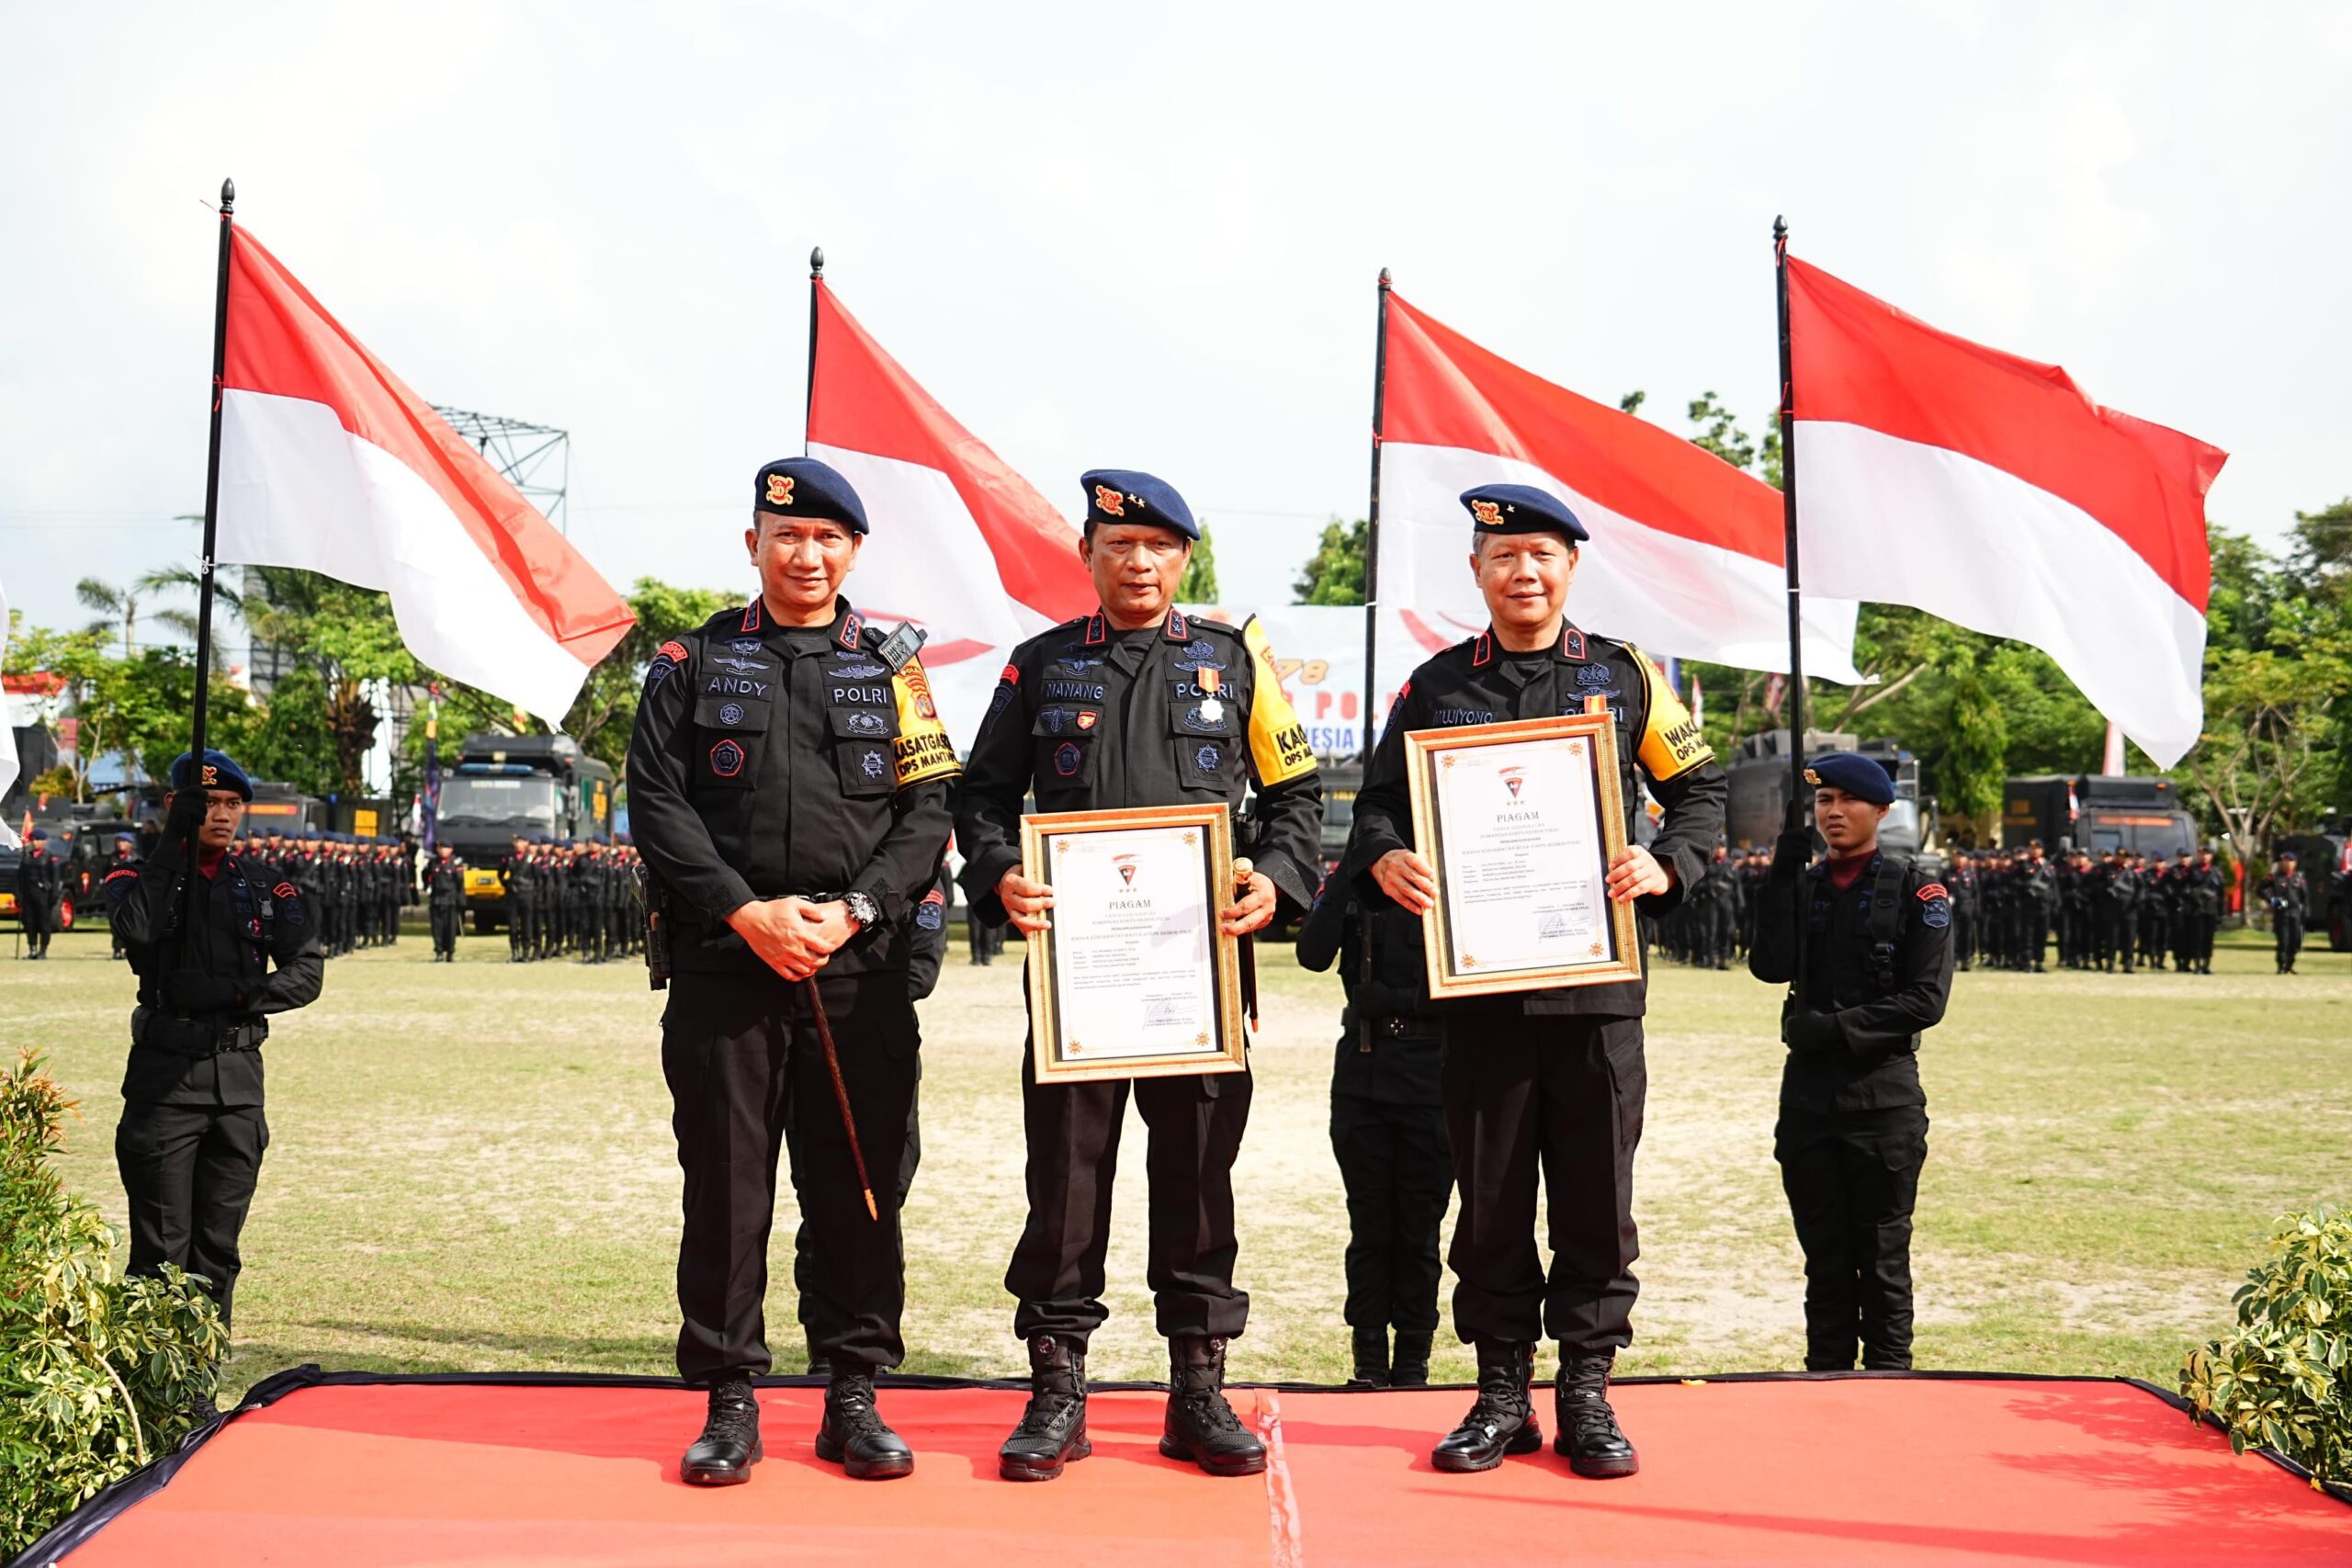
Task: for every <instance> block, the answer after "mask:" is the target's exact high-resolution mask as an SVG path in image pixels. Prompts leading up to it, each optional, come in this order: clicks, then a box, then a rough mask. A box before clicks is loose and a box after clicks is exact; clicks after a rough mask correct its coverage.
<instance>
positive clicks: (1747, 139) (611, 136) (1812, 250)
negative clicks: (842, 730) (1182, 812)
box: [0, 0, 2352, 625]
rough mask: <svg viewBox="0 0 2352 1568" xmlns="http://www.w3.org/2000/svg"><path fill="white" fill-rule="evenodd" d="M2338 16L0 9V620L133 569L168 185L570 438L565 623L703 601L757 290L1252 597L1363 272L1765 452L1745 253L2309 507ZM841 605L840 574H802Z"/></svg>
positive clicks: (334, 301) (426, 376)
mask: <svg viewBox="0 0 2352 1568" xmlns="http://www.w3.org/2000/svg"><path fill="white" fill-rule="evenodd" d="M2347 81H2352V6H2344V5H2333V4H2331V5H2312V6H2292V5H2263V6H2214V5H2210V4H2209V5H2200V6H2150V5H2132V6H2120V5H2119V6H2101V5H2087V4H2068V5H2063V6H2051V5H2047V4H2034V5H2015V6H1969V5H1961V6H1952V5H1948V4H1947V5H1934V6H1925V5H1922V6H1896V5H1887V4H1870V5H1854V6H1808V5H1802V4H1796V5H1792V4H1781V5H1774V6H1758V5H1755V4H1752V3H1751V4H1746V5H1741V6H1728V7H1724V8H1721V9H1714V8H1711V7H1706V6H1694V5H1691V4H1681V5H1675V6H1623V5H1618V6H1608V7H1605V8H1604V7H1600V6H1582V5H1567V4H1558V3H1555V4H1540V5H1530V6H1486V5H1477V4H1467V3H1461V0H1455V3H1451V4H1443V5H1433V6H1432V5H1424V6H1393V7H1392V6H1374V5H1367V4H1354V5H1348V6H1337V5H1333V6H1284V5H1282V4H1279V3H1270V0H1258V3H1256V4H1250V5H1242V6H1216V5H1189V6H1159V7H1151V8H1148V9H1147V8H1145V7H1137V6H1116V5H1103V4H1093V5H1086V6H1068V7H1046V6H1020V5H994V6H975V5H971V4H968V3H967V4H957V5H941V6H891V5H885V4H876V3H871V0H869V3H867V4H862V5H849V4H836V5H831V6H788V5H781V4H765V5H760V6H697V5H693V4H687V3H683V0H680V3H673V4H670V5H665V6H660V7H653V6H624V5H594V4H582V3H570V4H564V5H546V6H524V5H497V4H483V3H480V0H477V3H474V4H466V5H453V6H431V5H417V4H409V5H402V6H367V7H361V6H337V5H320V4H315V3H313V4H308V5H301V6H283V7H269V6H238V5H226V4H214V5H207V6H187V5H175V6H162V5H157V6H114V5H109V6H42V7H38V8H36V7H34V6H30V5H25V4H17V5H10V6H7V7H6V14H5V19H0V200H5V202H6V216H5V217H0V234H5V236H6V243H5V244H0V301H4V303H0V582H4V583H5V584H6V590H7V594H8V597H9V599H10V600H11V601H12V602H14V603H15V604H17V605H19V606H21V607H22V608H24V609H25V610H26V611H27V612H28V614H29V615H30V617H31V618H32V619H33V620H34V621H36V622H39V623H43V624H48V625H59V624H72V623H78V622H79V621H81V620H82V619H85V613H84V612H82V611H80V610H78V609H77V608H75V607H74V604H73V597H72V594H73V584H74V581H75V579H76V578H78V577H81V576H83V575H85V574H88V573H96V574H97V575H100V576H103V577H106V578H108V579H110V580H113V581H124V580H127V579H128V578H130V576H132V575H133V574H135V573H136V572H137V571H138V570H141V569H142V568H144V567H147V566H150V565H155V564H162V563H164V562H166V561H168V560H171V559H174V558H189V557H192V554H193V541H194V533H193V530H191V529H189V528H188V527H187V526H186V525H179V524H175V523H173V522H172V521H171V519H172V517H173V516H174V514H175V513H188V512H194V511H197V510H198V509H199V507H200V506H201V503H202V498H203V481H204V445H205V419H204V412H205V401H204V400H205V392H206V382H207V377H208V374H209V355H210V348H211V329H212V288H213V246H214V241H215V232H216V226H215V222H214V220H213V217H212V215H211V213H210V212H209V210H208V209H207V208H206V206H205V205H204V203H206V202H208V201H209V200H210V199H211V198H212V197H213V196H214V194H215V193H216V192H217V190H218V189H219V186H220V179H221V176H222V175H233V176H234V177H235V179H236V181H237V187H238V216H239V219H240V220H241V221H243V222H244V223H246V224H247V225H249V226H250V227H251V229H252V230H253V231H254V233H255V234H256V235H257V236H259V237H260V238H261V240H262V241H263V242H264V243H266V244H267V245H269V246H270V247H271V248H272V249H273V250H274V251H275V252H276V253H277V254H278V256H279V257H280V258H281V259H282V260H283V261H285V262H286V264H287V265H288V266H289V267H290V268H291V269H292V270H293V271H294V273H295V275H296V276H299V277H300V278H301V279H302V280H303V281H304V282H305V283H306V284H307V285H308V286H309V287H310V288H311V290H312V291H313V292H315V293H316V294H317V295H318V296H319V297H320V299H322V301H323V302H324V303H325V304H326V305H327V307H328V309H330V310H333V311H334V312H335V313H336V314H337V315H338V316H339V317H340V318H341V320H342V321H344V323H345V325H346V326H347V327H349V328H350V329H351V330H352V331H353V332H354V333H356V335H357V336H358V337H359V338H360V340H361V341H362V342H364V343H366V344H368V345H369V346H370V347H371V348H372V349H374V350H375V351H376V352H377V353H378V354H379V355H380V356H382V357H383V358H384V360H385V361H386V362H387V363H388V364H390V366H391V367H393V368H394V369H395V370H396V371H398V372H399V373H400V374H401V376H402V377H403V378H405V379H407V380H408V381H409V383H410V384H411V385H413V386H414V387H415V388H417V389H419V390H420V391H422V392H423V393H424V395H425V396H426V397H428V398H430V399H432V400H435V401H437V402H444V403H452V404H458V405H460V406H464V407H469V408H474V409H481V410H487V411H492V412H499V413H504V414H509V415H513V416H516V417H520V418H525V419H529V420H534V421H537V422H541V423H548V424H554V425H560V426H562V427H564V428H566V429H568V430H570V431H571V438H572V466H571V536H572V538H573V539H574V540H575V541H576V542H577V543H578V544H579V546H580V547H582V549H583V550H584V551H585V552H586V553H587V555H588V556H589V558H591V559H592V560H594V562H595V563H596V565H597V566H598V567H599V568H601V569H602V570H604V572H605V575H606V576H607V577H609V578H611V579H612V580H613V581H615V582H616V583H617V584H619V585H621V586H623V587H624V588H626V586H627V585H628V582H629V581H632V580H633V579H635V578H636V577H638V576H639V575H641V574H652V575H657V576H660V577H662V578H665V579H668V580H670V581H678V582H684V583H690V584H695V585H706V586H712V587H729V588H741V587H747V586H748V579H747V578H746V575H745V570H746V569H745V568H744V567H743V563H742V551H741V544H740V535H741V522H742V517H741V514H742V512H743V508H744V504H745V501H744V496H745V491H746V486H747V483H748V480H749V479H750V477H751V475H752V471H753V470H754V469H755V468H756V467H757V466H758V465H759V463H760V462H761V461H763V459H765V458H768V457H775V456H781V455H784V454H786V453H790V452H797V451H798V450H799V431H800V420H801V388H802V375H803V352H804V344H805V333H806V330H807V329H806V321H807V285H806V281H805V279H806V275H807V260H806V258H807V256H808V253H809V247H810V245H811V244H816V243H821V244H822V245H823V246H824V247H825V251H826V254H827V257H828V262H829V265H828V276H829V277H830V278H831V282H832V284H833V286H834V287H835V288H836V289H837V290H838V292H839V295H840V297H841V299H842V301H843V303H844V304H846V305H847V306H848V308H849V309H850V310H852V311H853V312H854V313H855V314H856V315H858V316H859V317H860V318H862V319H863V320H864V321H865V324H866V326H867V327H868V328H869V329H871V330H872V331H873V332H874V333H875V334H876V336H877V337H878V338H879V339H880V341H881V342H882V343H883V344H885V346H887V347H888V348H889V349H890V350H891V352H892V353H893V354H895V355H897V356H898V357H899V360H900V361H901V362H902V363H903V364H905V365H906V366H907V367H908V368H909V369H910V371H911V372H912V373H913V374H914V375H915V376H916V377H917V378H919V379H921V380H922V382H923V383H924V384H925V385H926V386H927V387H929V388H930V389H931V390H932V392H933V394H934V395H935V396H937V397H938V398H939V399H940V400H942V401H943V402H944V404H945V405H946V406H947V408H948V409H949V410H950V411H952V412H954V413H955V414H956V416H957V417H958V418H960V419H961V420H962V421H963V422H964V423H966V424H967V425H968V426H969V427H970V428H971V429H972V430H973V431H974V432H975V433H976V434H978V435H979V436H980V437H981V439H983V440H985V441H987V442H989V444H990V445H991V446H994V447H995V448H996V449H997V450H998V451H999V452H1000V453H1001V454H1002V455H1003V456H1004V457H1005V458H1006V459H1007V460H1008V461H1010V462H1011V463H1012V465H1013V466H1014V467H1015V468H1018V469H1020V470H1021V471H1022V472H1023V473H1024V474H1026V475H1027V476H1028V477H1029V478H1030V479H1032V480H1033V481H1034V482H1035V483H1036V484H1037V485H1038V486H1039V487H1040V488H1041V489H1042V490H1043V491H1045V493H1046V495H1047V496H1048V497H1049V498H1050V499H1052V500H1053V501H1054V502H1056V503H1057V504H1058V505H1061V506H1063V507H1064V508H1065V509H1066V511H1068V512H1069V513H1073V514H1074V513H1076V511H1077V509H1078V503H1079V491H1078V484H1077V475H1078V473H1079V472H1080V470H1081V469H1082V468H1088V467H1092V466H1097V465H1104V466H1118V467H1135V468H1148V469H1151V470H1153V471H1155V472H1158V473H1159V474H1161V475H1162V476H1164V477H1165V478H1167V479H1170V481H1171V482H1173V483H1174V484H1175V485H1177V487H1178V488H1179V489H1181V490H1182V491H1183V492H1184V493H1185V494H1186V495H1187V496H1188V497H1189V498H1190V499H1191V501H1192V502H1193V507H1194V510H1195V511H1196V512H1198V513H1203V514H1204V516H1205V517H1206V518H1207V520H1208V522H1209V523H1210V525H1211V526H1212V527H1213V528H1214V529H1215V531H1216V543H1217V552H1218V558H1219V562H1220V565H1221V570H1222V576H1223V580H1224V589H1225V596H1226V598H1227V600H1228V601H1230V602H1233V603H1236V604H1244V603H1249V602H1251V601H1253V600H1254V601H1258V602H1262V603H1275V602H1281V601H1283V600H1286V599H1287V598H1288V596H1289V594H1288V585H1289V582H1290V580H1291V578H1292V576H1293V575H1294V574H1295V569H1296V566H1297V564H1298V561H1299V560H1300V558H1302V557H1303V556H1304V555H1305V554H1306V551H1307V549H1308V547H1310V545H1311V542H1312V538H1313V535H1314V533H1315V530H1316V527H1317V525H1318V524H1319V523H1320V521H1321V520H1322V519H1324V518H1325V517H1327V516H1329V515H1331V514H1334V513H1340V514H1346V515H1350V516H1353V515H1356V514H1358V513H1361V511H1362V509H1363V500H1364V484H1365V472H1366V461H1367V431H1368V427H1369V421H1370V405H1371V396H1372V387H1371V378H1372V351H1373V336H1374V331H1373V324H1374V318H1373V310H1374V276H1375V275H1376V273H1377V272H1378V270H1379V268H1380V267H1381V266H1382V265H1388V266H1390V267H1392V268H1394V270H1395V274H1396V278H1397V288H1398V289H1399V291H1400V292H1401V293H1403V294H1404V295H1405V296H1406V297H1407V298H1408V299H1412V300H1413V301H1414V302H1415V303H1416V304H1418V305H1419V306H1421V307H1422V308H1423V309H1425V310H1429V311H1430V312H1431V313H1433V314H1435V315H1436V316H1438V317H1439V318H1440V319H1442V320H1443V321H1447V322H1449V323H1450V324H1452V325H1453V326H1455V327H1457V328H1459V329H1460V330H1462V331H1464V332H1465V333H1469V334H1471V335H1472V336H1474V337H1476V338H1477V339H1479V340H1480V341H1482V342H1484V343H1485V344H1487V345H1489V346H1490V347H1492V348H1494V349H1495V350H1497V351H1498V352H1499V353H1502V354H1504V355H1507V356H1509V357H1511V358H1513V359H1516V360H1518V361H1519V362H1520V363H1521V364H1523V365H1526V366H1528V367H1531V368H1532V369H1534V370H1536V371H1538V372H1540V373H1541V374H1543V375H1544V376H1546V377H1549V378H1552V379H1554V380H1556V381H1559V382H1562V383H1563V384H1565V385H1566V386H1569V387H1571V388H1574V389H1577V390H1579V391H1582V392H1585V393H1587V394H1589V395H1591V396H1595V397H1600V398H1605V399H1608V400H1615V399H1616V397H1618V396H1619V395H1620V394H1621V393H1623V392H1624V391H1625V390H1627V389H1632V388H1636V387H1638V388H1643V389H1646V390H1647V391H1648V393H1649V397H1650V400H1649V403H1648V406H1647V407H1646V408H1645V410H1644V412H1645V415H1647V416H1649V417H1652V418H1655V419H1657V420H1658V421H1659V422H1660V423H1667V424H1668V425H1670V426H1671V427H1672V428H1675V429H1677V430H1681V429H1683V428H1684V422H1683V420H1682V418H1681V412H1682V407H1683V405H1684V403H1685V402H1687V401H1688V400H1689V399H1690V398H1691V397H1692V396H1693V395H1695V394H1696V393H1698V392H1700V391H1702V390H1705V389H1715V390H1717V391H1719V392H1720V393H1722V394H1723V396H1724V398H1725V399H1726V400H1728V401H1729V402H1730V403H1731V405H1732V406H1733V407H1734V408H1735V409H1736V411H1737V412H1739V413H1740V414H1741V416H1742V417H1743V419H1744V420H1745V421H1746V422H1747V423H1748V424H1749V425H1750V426H1751V428H1753V427H1756V426H1758V425H1760V424H1761V423H1762V422H1763V421H1764V420H1765V419H1766V418H1767V417H1768V416H1769V413H1770V408H1771V405H1772V399H1773V396H1774V376H1775V368H1774V367H1775V360H1774V355H1775V348H1774V325H1773V308H1772V278H1771V269H1770V224H1771V220H1772V217H1773V215H1774V214H1775V213H1776V212H1786V213H1787V214H1788V215H1789V219H1790V221H1791V223H1792V228H1793V233H1794V246H1793V248H1794V249H1795V250H1796V251H1797V252H1798V254H1803V255H1804V256H1806V257H1808V258H1809V259H1811V260H1812V261H1814V262H1815V263H1817V264H1819V265H1823V266H1826V267H1827V268H1829V269H1830V270H1832V271H1835V272H1837V273H1838V274H1840V275H1841V276H1845V277H1847V278H1848V279H1849V280H1850V281H1852V282H1854V283H1855V284H1857V285H1859V286H1860V287H1861V288H1866V289H1869V290H1871V291H1872V292H1874V293H1877V294H1880V295H1883V296H1884V297H1886V298H1888V299H1892V300H1894V302H1896V303H1898V304H1900V305H1902V306H1904V307H1905V308H1906V309H1908V310H1912V311H1913V312H1915V313H1916V314H1918V315H1920V316H1923V317H1925V318H1926V319H1927V320H1928V321H1932V322H1935V323H1936V324H1938V325H1939V326H1944V327H1948V328H1951V329H1952V330H1954V331H1958V332H1962V333H1966V334H1968V335H1970V336H1973V337H1977V338H1980V339H1983V340H1985V341H1987V342H1990V343H1992V344H1997V345H1999V346H2001V347H2004V348H2007V349H2011V350H2014V351H2016V352H2018V353H2022V354H2028V355H2033V356H2036V357H2040V358H2045V359H2054V360H2057V361H2059V362H2061V363H2063V364H2064V365H2065V366H2066V367H2068V368H2070V369H2071V370H2072V371H2074V372H2075V376H2076V377H2077V378H2078V379H2079V380H2080V381H2081V382H2082V383H2083V384H2084V386H2085V387H2086V388H2087V389H2089V391H2090V392H2091V394H2092V395H2093V396H2094V397H2096V398H2098V400H2101V401H2103V402H2107V403H2110V404H2112V405H2114V406H2116V407H2119V408H2121V409H2125V410H2128V411H2130V412H2133V413H2135V414H2139V415H2141V416H2143V417H2144V418H2148V419H2153V420H2155V421H2158V422H2160V423H2166V424H2170V425H2174V426H2177V427H2178V428H2180V429H2183V430H2186V431H2188V432H2190V433H2192V434H2196V435H2198V436H2200V437H2202V438H2204V439H2206V440H2209V441H2211V442H2214V443H2216V444H2218V445H2220V446H2223V447H2226V448H2227V449H2228V450H2229V451H2230V452H2231V453H2232V454H2233V457H2232V459H2231V462H2230V464H2229V467H2228V468H2227V469H2226V470H2225V471H2224V473H2223V474H2222V479H2221V480H2220V482H2219V483H2218V484H2217V485H2216V486H2215V488H2214V490H2213V492H2212V495H2211V508H2210V510H2211V516H2212V517H2213V519H2214V520H2215V521H2216V522H2217V523H2220V524H2223V525H2228V526H2231V527H2234V528H2239V529H2242V530H2245V531H2248V532H2251V533H2253V534H2255V535H2256V536H2259V537H2262V538H2265V539H2267V540H2272V541H2276V540H2277V539H2278V537H2279V536H2281V535H2282V534H2283V532H2284V530H2285V529H2286V528H2287V527H2288V526H2289V525H2290V522H2291V518H2292V514H2293V513H2294V512H2295V511H2297V510H2298V509H2301V510H2306V511H2308V510H2311V509H2313V508H2316V507H2319V506H2322V505H2324V504H2327V503H2328V502H2332V501H2335V499H2337V498H2339V497H2341V496H2343V495H2345V494H2346V492H2347V491H2352V444H2347V442H2346V429H2347V427H2352V417H2347V416H2352V390H2347V388H2352V379H2347V374H2346V372H2347V369H2348V368H2352V304H2348V303H2347V301H2352V288H2347V287H2346V281H2345V268H2346V257H2347V256H2352V204H2348V203H2347V197H2346V190H2347V185H2352V180H2348V179H2347V152H2352V91H2347V90H2346V83H2347ZM852 589H853V592H854V582H853V584H852Z"/></svg>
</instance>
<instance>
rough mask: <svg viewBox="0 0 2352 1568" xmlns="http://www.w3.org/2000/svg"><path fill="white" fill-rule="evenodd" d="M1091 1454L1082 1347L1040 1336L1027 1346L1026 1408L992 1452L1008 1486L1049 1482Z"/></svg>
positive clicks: (1070, 1342)
mask: <svg viewBox="0 0 2352 1568" xmlns="http://www.w3.org/2000/svg"><path fill="white" fill-rule="evenodd" d="M1093 1451H1094V1443H1093V1440H1092V1439H1091V1438H1089V1437H1087V1435H1086V1347H1085V1346H1083V1345H1081V1344H1079V1343H1078V1342H1077V1341H1075V1340H1070V1339H1063V1338H1059V1337H1056V1336H1054V1335H1051V1334H1040V1335H1039V1336H1037V1337H1035V1339H1032V1340H1031V1341H1029V1405H1028V1408H1027V1409H1025V1410H1023V1411H1022V1413H1021V1425H1019V1426H1018V1427H1014V1428H1013V1429H1012V1436H1011V1437H1009V1438H1005V1440H1004V1446H1003V1447H1002V1448H1001V1449H999V1450H997V1451H996V1472H997V1473H998V1474H999V1475H1001V1476H1003V1477H1004V1478H1005V1479H1006V1480H1007V1481H1051V1480H1053V1479H1054V1477H1056V1476H1057V1475H1059V1474H1060V1473H1061V1472H1062V1466H1063V1465H1065V1464H1067V1463H1069V1461H1072V1460H1079V1459H1084V1458H1086V1457H1087V1456H1088V1455H1089V1454H1091V1453H1092V1452H1093Z"/></svg>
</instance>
